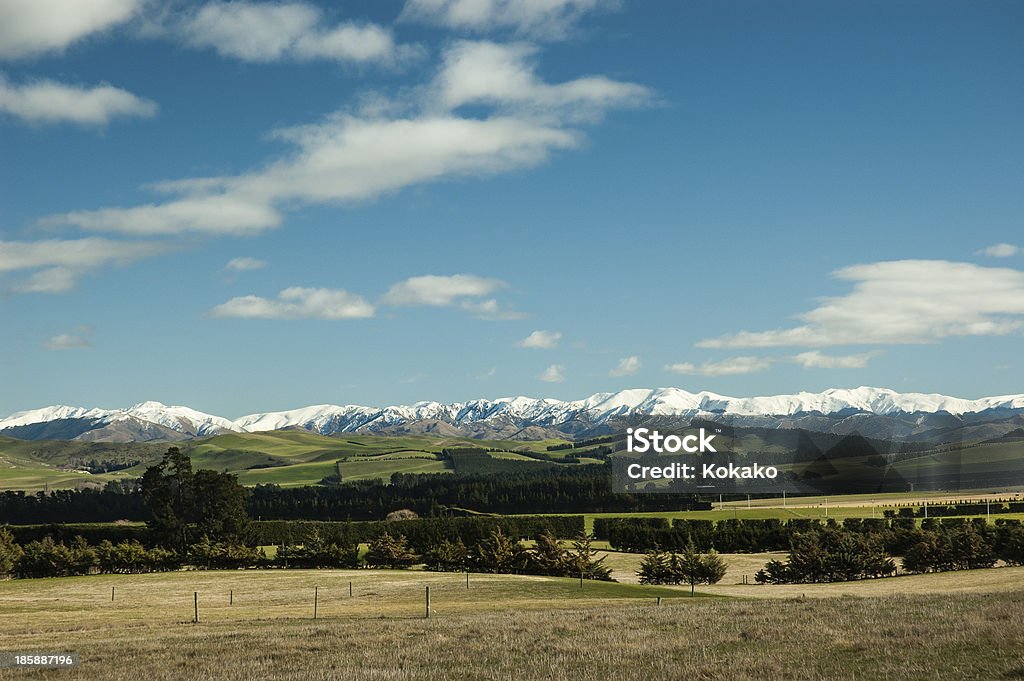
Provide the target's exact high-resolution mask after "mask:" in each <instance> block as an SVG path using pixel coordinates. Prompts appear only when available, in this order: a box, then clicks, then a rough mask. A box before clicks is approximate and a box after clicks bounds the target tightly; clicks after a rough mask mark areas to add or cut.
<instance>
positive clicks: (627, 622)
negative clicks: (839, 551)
mask: <svg viewBox="0 0 1024 681" xmlns="http://www.w3.org/2000/svg"><path fill="white" fill-rule="evenodd" d="M732 558H733V557H731V556H728V557H727V559H729V560H732ZM737 558H739V557H737ZM761 558H764V556H763V555H762V556H761ZM740 560H741V561H742V560H745V559H740ZM978 578H981V579H980V580H979V579H978ZM350 580H351V581H352V582H353V596H352V597H351V598H350V597H349V596H348V582H349V581H350ZM470 580H471V581H470V588H469V589H468V590H467V589H466V587H465V578H464V576H463V575H461V574H451V573H449V574H444V573H441V574H438V573H425V572H418V571H397V572H396V571H372V570H355V571H337V570H309V571H303V570H295V571H241V572H177V573H166V574H150V575H138V576H122V575H111V576H91V577H75V578H62V579H39V580H13V581H8V582H0V611H3V612H4V614H5V615H10V616H6V617H4V618H2V619H0V637H3V640H4V645H3V647H4V649H7V650H25V651H46V652H78V653H79V654H80V655H81V667H80V668H79V669H78V670H77V671H73V672H68V671H67V670H51V671H40V672H35V673H34V674H32V678H50V677H52V678H77V679H147V680H152V681H160V680H163V679H202V678H237V679H246V678H272V679H277V678H280V679H285V678H311V679H328V678H337V677H338V676H344V677H346V678H355V679H452V680H455V679H510V678H524V679H564V680H566V681H568V680H574V679H591V678H616V679H618V678H622V679H655V680H660V679H712V678H732V679H741V680H743V679H766V680H769V681H772V680H776V679H778V680H781V679H840V678H842V679H845V678H854V676H853V670H854V669H855V670H856V678H871V679H875V678H893V679H896V678H899V679H935V678H942V679H1015V678H1021V676H1022V675H1024V591H1021V590H1020V584H1021V583H1022V582H1024V568H1000V569H994V570H982V571H977V572H969V573H958V574H953V573H950V574H942V575H920V576H914V577H905V578H894V579H882V580H869V581H868V582H863V583H857V584H850V585H817V586H816V587H812V586H810V585H805V586H799V587H768V586H748V587H740V586H738V585H735V584H733V585H729V584H725V582H723V585H722V586H720V587H713V588H711V589H703V591H704V592H705V593H710V592H715V593H718V594H720V595H728V596H732V597H725V598H690V597H689V596H688V593H687V592H688V589H681V588H672V587H642V586H638V585H633V584H600V583H593V582H587V583H585V585H584V588H583V589H582V590H581V589H580V588H579V584H578V582H577V581H575V580H571V579H556V578H545V577H522V576H508V575H486V576H485V575H472V576H471V578H470ZM725 581H726V582H728V581H730V579H729V577H727V579H726V580H725ZM890 583H891V584H894V585H895V584H898V586H896V587H895V588H896V590H898V592H899V593H893V591H892V590H890V589H888V588H884V589H880V588H879V587H881V586H882V585H887V584H890ZM954 583H959V584H960V585H962V586H964V588H962V589H959V590H956V591H953V592H950V591H949V587H950V586H951V585H952V584H954ZM971 584H973V586H972V587H970V588H967V587H966V585H971ZM428 585H429V586H430V587H431V601H432V616H431V619H429V620H426V619H424V618H423V613H424V587H425V586H428ZM112 586H113V587H114V589H115V599H114V601H113V602H111V600H110V597H111V592H110V588H111V587H112ZM856 586H863V588H861V589H859V590H857V589H855V588H854V587H856ZM314 587H319V591H318V613H317V614H318V619H317V620H316V621H314V620H313V619H312V615H313V589H314ZM793 589H796V590H804V591H806V592H807V593H806V596H807V597H806V598H804V597H802V596H801V594H799V593H796V594H794V591H793ZM740 590H745V593H739V592H740ZM193 591H198V592H199V607H200V611H199V612H200V622H199V623H198V624H193V623H192V616H193ZM758 592H760V593H758ZM748 594H749V595H751V596H759V597H758V598H744V597H742V596H743V595H748ZM851 594H855V595H851ZM657 596H662V597H663V601H662V605H661V607H658V606H657V605H656V597H657ZM666 597H667V598H666ZM231 598H233V601H234V602H233V603H232V604H229V601H230V599H231ZM765 599H767V600H765ZM23 676H24V674H23V673H20V672H18V673H15V672H12V671H0V678H22V677H23Z"/></svg>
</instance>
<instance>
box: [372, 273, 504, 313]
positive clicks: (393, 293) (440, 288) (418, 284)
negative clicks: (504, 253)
mask: <svg viewBox="0 0 1024 681" xmlns="http://www.w3.org/2000/svg"><path fill="white" fill-rule="evenodd" d="M504 286H507V284H505V282H503V281H501V280H500V279H489V278H487V277H478V276H476V275H475V274H452V275H449V276H439V275H434V274H428V275H424V276H420V277H410V278H408V279H406V280H404V281H400V282H398V283H397V284H394V285H393V286H392V287H391V288H390V289H388V292H387V293H386V294H384V298H383V302H385V303H387V304H388V305H431V306H434V307H446V306H449V305H454V304H455V303H456V302H457V301H459V300H460V299H462V298H479V297H482V296H487V295H490V294H492V293H494V292H495V291H497V290H498V289H500V288H503V287H504Z"/></svg>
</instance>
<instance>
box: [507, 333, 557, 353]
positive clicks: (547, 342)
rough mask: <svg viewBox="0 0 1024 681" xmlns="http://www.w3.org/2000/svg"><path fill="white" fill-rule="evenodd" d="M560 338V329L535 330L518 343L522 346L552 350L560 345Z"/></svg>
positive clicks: (517, 343)
mask: <svg viewBox="0 0 1024 681" xmlns="http://www.w3.org/2000/svg"><path fill="white" fill-rule="evenodd" d="M560 340H562V334H561V332H560V331H534V332H533V333H531V334H530V335H529V336H527V337H526V338H524V339H522V340H521V341H518V342H516V345H518V346H519V347H521V348H533V349H535V350H551V349H552V348H557V347H558V341H560Z"/></svg>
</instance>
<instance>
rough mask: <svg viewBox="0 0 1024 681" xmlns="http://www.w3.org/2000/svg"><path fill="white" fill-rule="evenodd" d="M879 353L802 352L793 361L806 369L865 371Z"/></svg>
mask: <svg viewBox="0 0 1024 681" xmlns="http://www.w3.org/2000/svg"><path fill="white" fill-rule="evenodd" d="M877 356H878V353H877V352H864V353H861V354H859V355H824V354H822V353H820V352H818V351H817V350H810V351H808V352H801V353H800V354H798V355H795V356H794V357H793V358H792V359H793V361H794V362H796V363H797V364H799V365H800V366H802V367H803V368H804V369H863V368H864V367H866V366H867V365H868V362H869V361H870V360H871V358H872V357H877Z"/></svg>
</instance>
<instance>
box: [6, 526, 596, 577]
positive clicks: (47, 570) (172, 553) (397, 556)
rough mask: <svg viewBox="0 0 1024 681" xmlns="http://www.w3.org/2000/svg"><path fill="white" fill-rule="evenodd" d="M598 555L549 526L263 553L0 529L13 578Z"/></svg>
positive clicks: (571, 563) (589, 573)
mask: <svg viewBox="0 0 1024 681" xmlns="http://www.w3.org/2000/svg"><path fill="white" fill-rule="evenodd" d="M604 560H605V559H604V557H601V558H598V557H597V551H596V550H594V549H593V548H592V546H591V538H590V537H589V536H588V535H585V534H583V533H580V534H579V535H577V536H576V537H575V538H574V539H573V540H572V543H571V547H565V546H563V545H562V542H561V541H560V540H559V539H558V538H556V537H555V536H554V534H552V533H551V532H550V531H546V532H543V533H541V534H539V535H537V537H536V542H535V545H534V547H533V548H526V547H525V546H524V545H523V543H522V541H521V540H519V539H515V538H513V537H510V536H508V535H507V534H505V533H504V532H502V530H501V529H500V528H497V529H495V530H493V531H492V532H491V533H490V534H489V535H488V536H487V537H485V538H483V539H482V540H480V541H479V542H477V543H475V544H472V545H470V546H467V545H466V544H464V543H463V542H462V540H461V539H458V540H456V541H454V542H453V541H449V540H447V539H445V540H443V541H442V542H440V543H439V544H438V545H436V546H432V547H430V548H429V549H428V550H426V551H425V552H418V551H416V550H415V549H413V548H412V547H411V546H410V545H409V543H408V541H407V539H406V537H405V536H404V535H403V534H401V533H396V534H392V533H390V532H384V533H382V534H381V535H379V536H377V537H376V538H374V539H373V540H371V541H370V542H369V546H368V549H367V551H366V552H365V554H362V555H361V554H360V547H359V544H339V543H337V542H335V541H328V540H325V539H324V538H322V537H320V536H317V535H314V536H312V537H310V538H309V541H307V542H306V543H305V544H295V545H290V546H280V547H277V551H276V554H275V555H273V556H272V557H268V556H267V553H266V552H265V550H264V549H263V548H257V547H251V546H245V545H243V544H239V543H235V542H232V541H212V540H211V539H210V538H209V536H207V535H204V536H203V537H202V538H201V539H200V540H199V541H197V542H196V543H194V544H192V545H190V546H188V547H187V548H186V550H185V551H179V550H177V549H174V548H167V547H164V546H153V547H150V548H146V547H144V546H143V545H142V544H141V543H139V542H138V541H135V540H131V541H122V542H119V543H117V544H114V543H112V542H110V541H108V540H103V541H102V542H100V543H99V544H98V545H92V544H89V543H88V542H87V541H85V540H84V539H83V538H82V537H75V539H74V540H72V541H71V543H70V545H67V544H65V543H64V542H58V541H54V539H53V538H52V537H49V536H47V537H44V538H42V539H40V540H37V541H31V542H29V543H27V544H25V545H24V546H22V545H19V544H18V543H17V542H15V541H14V536H13V535H12V534H11V532H10V531H9V530H7V529H0V576H13V577H20V578H35V577H68V576H75V575H88V574H96V573H100V574H140V573H146V572H164V571H170V570H178V569H181V568H183V567H186V566H190V567H193V568H196V569H205V570H217V569H242V568H349V569H352V568H360V567H369V568H391V569H403V568H409V567H412V566H413V565H419V564H422V565H424V566H425V567H426V569H428V570H435V571H460V572H461V571H471V572H487V573H504V574H508V573H513V574H534V575H547V576H553V577H579V578H583V579H597V580H605V581H611V570H610V569H609V568H608V567H607V566H606V565H605V564H604Z"/></svg>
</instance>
